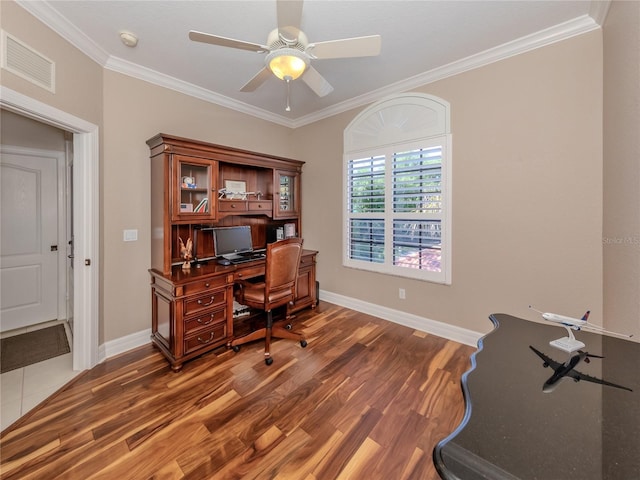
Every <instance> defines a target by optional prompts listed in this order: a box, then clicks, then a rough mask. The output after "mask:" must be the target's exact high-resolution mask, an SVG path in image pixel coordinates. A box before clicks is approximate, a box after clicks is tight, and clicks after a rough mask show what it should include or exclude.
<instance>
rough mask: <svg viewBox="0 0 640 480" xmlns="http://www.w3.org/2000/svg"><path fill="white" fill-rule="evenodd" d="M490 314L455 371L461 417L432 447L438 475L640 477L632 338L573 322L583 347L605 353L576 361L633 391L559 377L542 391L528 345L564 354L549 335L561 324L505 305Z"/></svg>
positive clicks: (541, 365)
mask: <svg viewBox="0 0 640 480" xmlns="http://www.w3.org/2000/svg"><path fill="white" fill-rule="evenodd" d="M490 318H491V321H492V322H493V323H494V326H495V329H494V331H493V332H491V333H490V334H489V335H487V336H486V337H484V338H483V339H482V340H481V341H480V342H479V350H478V351H477V352H476V353H475V354H474V355H473V357H472V369H471V370H470V371H468V372H467V373H465V374H464V375H463V377H462V388H463V393H464V396H465V404H466V412H465V416H464V419H463V421H462V423H461V424H460V426H459V427H458V428H457V429H456V430H455V431H454V432H453V433H452V434H451V435H450V436H449V437H447V438H446V439H444V440H442V441H441V442H440V443H439V444H438V445H437V446H436V448H435V450H434V463H435V465H436V468H437V470H438V473H439V474H440V476H441V477H442V478H444V479H464V480H475V479H486V478H491V479H523V480H524V479H547V478H548V479H563V480H571V479H580V480H602V479H611V480H613V479H623V478H624V479H626V478H640V373H639V370H638V366H639V365H640V343H636V342H631V341H628V340H623V339H620V338H614V337H611V336H601V335H597V334H592V333H587V332H584V331H581V332H576V337H577V338H578V339H579V340H580V341H582V342H584V343H585V344H586V347H585V348H584V349H583V350H584V351H586V352H587V353H590V354H593V355H600V356H603V357H604V358H602V359H599V358H591V359H590V360H591V361H590V362H589V363H586V362H584V361H581V362H580V363H579V364H578V365H577V366H575V367H574V368H575V370H576V371H578V372H580V373H582V374H585V375H590V376H591V377H595V378H599V379H603V380H605V381H608V382H612V383H615V384H617V385H620V386H624V387H625V388H629V389H631V390H632V391H628V390H625V389H622V388H616V387H612V386H607V385H600V384H597V383H592V382H590V381H585V380H581V381H578V382H575V381H574V380H573V379H571V378H569V377H567V378H564V379H563V380H560V382H559V384H557V386H556V387H555V389H553V391H551V392H550V393H544V392H543V385H544V384H545V382H546V381H547V380H549V379H550V378H551V376H552V375H553V373H554V371H553V369H552V368H545V366H547V364H548V362H546V361H543V360H542V359H541V358H539V357H538V355H537V354H536V353H535V352H534V351H533V350H532V349H531V348H530V347H533V348H535V349H537V350H538V351H540V352H542V353H543V354H544V355H546V356H547V357H549V358H550V359H551V360H553V361H556V362H559V363H564V362H566V361H567V360H568V359H569V358H570V354H568V353H566V352H563V351H561V350H558V349H556V348H553V347H551V346H550V345H549V341H551V340H554V339H557V338H560V337H564V336H566V332H565V330H564V329H563V328H559V327H558V326H554V325H551V324H544V323H536V322H532V321H527V320H523V319H520V318H516V317H513V316H510V315H504V314H496V315H492V316H491V317H490ZM575 354H576V352H574V353H573V354H571V355H575Z"/></svg>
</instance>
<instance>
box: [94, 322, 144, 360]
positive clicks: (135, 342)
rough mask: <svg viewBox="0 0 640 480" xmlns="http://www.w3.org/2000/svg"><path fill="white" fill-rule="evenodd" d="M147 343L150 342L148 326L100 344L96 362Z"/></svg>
mask: <svg viewBox="0 0 640 480" xmlns="http://www.w3.org/2000/svg"><path fill="white" fill-rule="evenodd" d="M148 343H151V329H150V328H148V329H146V330H142V331H140V332H136V333H132V334H130V335H126V336H124V337H120V338H116V339H115V340H109V341H108V342H105V343H103V344H102V345H100V347H99V349H98V363H100V362H103V361H104V360H106V359H107V358H109V357H113V356H115V355H119V354H121V353H124V352H127V351H129V350H133V349H134V348H138V347H141V346H143V345H146V344H148Z"/></svg>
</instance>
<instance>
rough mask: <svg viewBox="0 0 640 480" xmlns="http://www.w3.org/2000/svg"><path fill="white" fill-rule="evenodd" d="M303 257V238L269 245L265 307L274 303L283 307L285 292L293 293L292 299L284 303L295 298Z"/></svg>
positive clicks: (289, 239)
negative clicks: (301, 258)
mask: <svg viewBox="0 0 640 480" xmlns="http://www.w3.org/2000/svg"><path fill="white" fill-rule="evenodd" d="M301 256H302V239H301V238H288V239H286V240H281V241H278V242H274V243H270V244H268V245H267V257H266V261H265V275H264V282H265V295H264V297H265V305H267V304H268V303H271V302H272V301H273V302H274V303H277V304H279V305H282V304H283V301H282V300H283V298H282V294H284V292H285V291H290V292H291V299H290V300H287V301H286V302H284V303H287V302H288V301H292V300H293V299H294V298H295V288H296V282H297V280H298V267H299V266H300V257H301ZM272 306H273V305H272Z"/></svg>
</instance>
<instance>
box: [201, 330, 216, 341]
mask: <svg viewBox="0 0 640 480" xmlns="http://www.w3.org/2000/svg"><path fill="white" fill-rule="evenodd" d="M214 337H215V335H214V334H213V332H209V338H208V339H206V340H205V339H202V338H200V337H198V341H199V342H200V343H210V342H211V341H212V340H213V338H214Z"/></svg>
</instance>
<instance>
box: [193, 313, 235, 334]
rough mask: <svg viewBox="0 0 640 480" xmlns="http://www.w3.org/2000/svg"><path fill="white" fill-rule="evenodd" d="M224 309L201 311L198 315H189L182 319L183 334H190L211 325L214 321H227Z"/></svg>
mask: <svg viewBox="0 0 640 480" xmlns="http://www.w3.org/2000/svg"><path fill="white" fill-rule="evenodd" d="M226 312H227V311H226V310H225V309H222V310H215V311H210V310H208V311H206V312H201V313H200V314H199V315H195V316H193V317H189V318H187V319H185V321H184V334H185V335H191V334H192V333H194V332H197V331H198V330H201V329H204V328H209V327H213V326H214V325H215V324H216V323H224V322H226V321H227V315H226Z"/></svg>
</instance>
